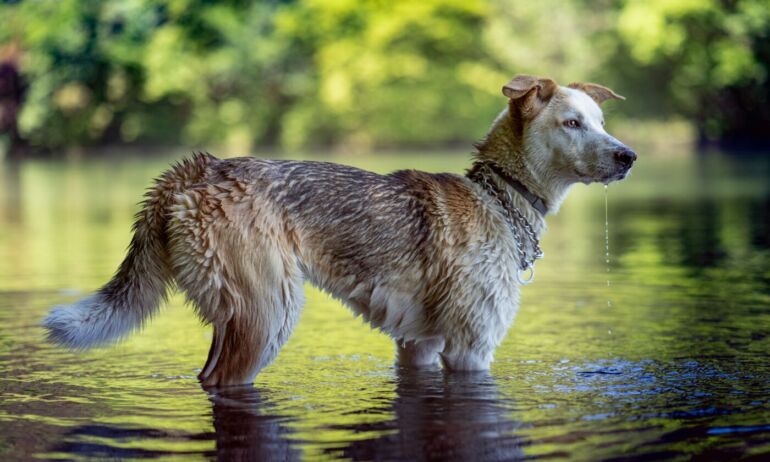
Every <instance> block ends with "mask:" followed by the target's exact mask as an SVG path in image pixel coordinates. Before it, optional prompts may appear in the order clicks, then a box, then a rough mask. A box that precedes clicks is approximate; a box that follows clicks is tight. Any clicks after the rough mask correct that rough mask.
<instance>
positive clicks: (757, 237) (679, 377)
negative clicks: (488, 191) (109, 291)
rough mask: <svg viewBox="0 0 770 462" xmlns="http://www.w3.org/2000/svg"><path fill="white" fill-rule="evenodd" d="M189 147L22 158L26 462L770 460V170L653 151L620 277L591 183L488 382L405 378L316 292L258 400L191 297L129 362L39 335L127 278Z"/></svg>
mask: <svg viewBox="0 0 770 462" xmlns="http://www.w3.org/2000/svg"><path fill="white" fill-rule="evenodd" d="M179 155H182V154H181V153H180V152H169V153H168V154H167V155H165V156H160V157H157V156H156V157H153V158H150V159H147V158H146V157H145V158H142V157H134V156H130V155H125V154H123V153H117V154H113V155H110V156H108V157H107V158H99V159H89V160H72V161H26V162H22V163H14V164H9V163H6V164H0V429H1V430H2V431H0V458H2V459H3V460H12V459H27V458H46V459H102V458H125V459H145V458H162V459H168V460H174V459H176V460H196V459H198V460H200V459H212V458H219V459H222V460H238V459H241V460H317V459H326V460H336V459H344V460H373V459H376V460H399V459H404V460H406V459H408V460H453V459H454V460H515V459H570V460H600V459H615V460H617V459H626V458H635V457H646V458H648V459H655V460H660V459H675V460H676V459H683V460H684V459H690V458H692V457H693V456H699V457H704V458H718V459H730V458H736V457H738V456H743V457H748V458H752V457H753V458H757V459H759V458H762V457H763V455H764V457H770V360H768V353H769V352H770V335H769V334H770V156H764V157H762V156H745V155H744V156H740V157H738V156H727V155H723V154H718V153H707V154H698V155H691V154H687V153H671V154H659V155H648V156H642V159H641V160H640V162H639V164H638V166H637V167H635V168H634V172H633V175H632V177H631V178H630V179H629V180H627V181H626V182H624V183H618V184H613V185H611V186H610V188H609V195H608V198H609V204H608V214H609V242H610V253H611V258H610V268H609V269H610V271H609V273H608V272H607V266H606V263H605V248H604V246H605V235H604V214H605V210H604V190H603V188H602V186H600V185H593V186H590V187H587V186H583V185H579V186H576V187H575V188H574V190H573V191H572V193H571V194H570V197H569V198H568V199H567V201H566V202H565V204H564V205H563V207H562V210H561V211H560V212H559V214H558V215H557V216H555V217H552V218H551V219H549V228H550V229H549V231H548V232H547V234H546V236H545V238H544V240H543V243H542V247H543V250H544V252H545V254H546V258H545V259H544V260H542V261H540V262H539V263H538V265H537V275H536V281H535V283H534V284H533V285H531V286H529V287H527V288H526V289H525V290H524V297H523V300H522V308H521V310H520V312H519V316H518V319H517V321H516V323H515V325H514V327H513V329H511V331H510V333H509V335H508V336H507V338H506V340H505V342H504V343H503V345H502V346H501V348H500V349H499V350H498V352H497V355H496V358H497V360H496V362H495V363H494V365H493V367H492V370H491V371H490V373H488V374H452V375H444V374H442V373H441V372H424V373H406V372H403V371H399V370H397V369H396V368H394V367H393V357H394V348H393V344H392V342H391V341H390V340H389V339H388V337H386V336H385V335H383V334H380V333H377V332H374V331H371V330H370V329H369V328H368V327H367V326H366V325H364V324H363V323H362V322H361V321H359V320H357V319H354V318H353V317H352V316H351V315H350V313H349V312H348V311H347V310H346V309H345V308H344V307H342V306H340V305H339V304H338V303H337V302H335V301H333V300H332V299H331V298H329V297H328V296H326V295H324V294H322V293H320V292H317V291H315V290H313V289H312V288H310V287H308V288H307V293H308V301H307V304H306V307H305V310H304V314H303V317H302V319H301V321H300V323H299V326H298V327H297V330H296V332H295V334H294V336H293V337H292V338H291V340H290V341H289V342H288V344H287V345H286V347H285V348H284V349H283V350H282V352H281V354H280V355H279V357H278V360H277V361H276V362H275V363H274V364H273V365H272V366H270V367H269V368H267V369H266V370H265V371H264V372H263V373H261V374H260V375H259V376H258V377H257V382H256V384H255V385H254V387H239V388H233V389H230V390H227V391H220V392H212V391H205V390H202V389H201V387H200V386H199V384H198V382H197V381H196V379H195V375H196V374H197V372H198V371H199V368H200V367H201V366H202V364H203V362H204V360H205V357H206V352H207V349H208V345H209V343H210V338H211V334H210V330H209V328H207V327H205V326H201V325H200V324H199V322H198V321H197V320H196V319H195V317H194V316H193V314H192V311H191V310H190V309H189V308H188V307H185V306H184V304H183V300H182V298H181V297H179V296H175V297H174V298H172V299H171V301H170V302H169V303H168V305H167V306H166V308H165V309H164V310H163V311H162V312H161V314H160V315H159V316H158V317H157V318H156V319H155V320H154V321H153V322H152V323H151V324H150V325H149V326H148V328H147V329H145V330H144V331H143V332H141V333H140V334H137V335H135V336H133V337H131V338H130V339H129V340H128V341H126V342H124V343H122V344H120V345H117V346H115V347H113V348H109V349H103V350H96V351H92V352H88V353H82V354H75V353H71V352H68V351H63V350H60V349H57V348H54V347H52V346H50V345H47V344H46V343H44V342H43V336H44V334H43V331H42V329H41V328H40V327H39V322H40V320H41V318H42V317H43V316H44V314H45V313H46V311H47V309H48V308H49V307H50V306H51V305H54V304H59V303H69V302H72V301H74V300H76V299H77V298H79V297H82V296H83V295H85V294H86V293H88V292H89V291H91V290H93V289H95V288H97V287H98V286H99V285H100V284H102V283H104V282H105V281H107V280H108V279H109V277H110V275H111V274H112V272H113V271H114V270H115V268H116V267H117V265H118V263H119V262H120V261H121V259H122V257H123V255H124V251H125V247H126V245H127V244H128V242H129V239H130V229H129V228H130V224H131V220H132V216H133V214H134V213H135V212H136V210H137V206H136V203H137V202H138V200H139V199H140V196H141V194H142V191H143V190H144V188H145V187H146V186H147V185H148V184H149V181H150V179H151V178H152V177H154V176H156V175H157V173H158V172H160V171H161V170H162V169H164V168H165V166H166V165H167V164H168V162H169V161H170V160H172V159H173V158H174V157H175V156H179ZM326 158H327V159H328V158H329V157H328V156H327V157H326ZM331 160H335V161H339V162H344V163H350V164H354V165H358V166H362V167H365V168H369V169H372V170H376V171H379V172H388V171H391V170H393V169H397V168H421V169H424V170H430V171H453V172H461V171H462V170H463V169H464V168H466V167H467V165H468V156H467V155H466V154H463V153H459V154H458V153H443V154H439V153H436V154H431V155H430V156H417V155H407V154H394V155H384V154H378V155H375V156H370V157H359V158H355V157H350V158H349V157H337V158H331ZM608 274H609V278H610V280H611V284H610V286H609V287H608V285H607V277H608ZM608 300H611V302H612V303H611V306H608V303H607V301H608Z"/></svg>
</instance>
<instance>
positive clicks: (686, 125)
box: [0, 0, 770, 156]
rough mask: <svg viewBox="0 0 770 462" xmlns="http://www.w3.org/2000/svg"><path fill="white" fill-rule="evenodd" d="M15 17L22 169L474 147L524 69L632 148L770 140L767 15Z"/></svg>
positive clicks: (704, 5)
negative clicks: (601, 97)
mask: <svg viewBox="0 0 770 462" xmlns="http://www.w3.org/2000/svg"><path fill="white" fill-rule="evenodd" d="M0 17H2V18H3V19H2V24H3V27H2V28H0V133H1V134H0V137H1V138H2V142H1V143H0V144H1V145H2V152H4V153H6V154H7V155H8V154H10V155H21V156H23V155H25V154H28V153H30V152H48V153H50V154H51V155H54V156H62V155H66V154H67V153H71V152H72V149H71V148H73V147H85V146H95V145H114V144H131V145H136V146H150V145H180V144H181V145H185V146H206V147H214V146H216V147H219V148H221V149H222V150H224V151H225V152H226V153H229V154H230V155H232V154H246V153H249V152H251V151H252V150H253V149H255V148H260V147H271V148H277V149H280V150H288V151H296V150H301V149H306V148H308V147H312V148H319V147H323V148H327V147H332V148H334V149H335V150H340V149H341V150H353V151H355V152H357V153H363V152H367V151H370V150H372V149H377V148H403V147H433V148H436V147H447V146H454V145H462V146H464V147H466V146H469V145H470V142H471V141H472V140H475V139H478V138H480V137H481V136H483V135H484V133H485V131H486V129H487V128H488V126H489V124H490V121H491V119H492V118H493V117H494V116H495V115H496V114H497V112H498V111H499V110H500V109H501V108H502V107H503V105H504V101H503V99H502V98H503V97H502V96H501V94H500V88H501V86H502V85H503V84H504V83H505V82H507V81H508V80H509V79H510V78H511V77H512V76H513V75H514V74H517V73H529V74H537V75H544V76H549V77H552V78H554V79H556V80H557V81H558V82H560V83H562V84H567V83H570V82H572V81H596V82H599V83H602V84H605V85H608V86H610V87H612V88H613V89H615V90H616V91H617V92H618V93H621V94H623V95H625V96H626V97H627V98H628V100H627V101H626V102H624V103H622V104H614V105H613V106H612V107H611V111H612V112H613V114H612V116H611V117H608V120H609V121H610V123H612V124H614V127H613V128H614V130H615V131H616V132H619V133H620V134H621V135H626V134H627V136H626V138H628V137H629V136H630V137H632V138H637V139H640V140H648V141H649V140H658V141H660V140H663V142H665V143H672V142H682V143H691V142H695V143H699V144H701V145H702V144H708V145H715V144H716V145H723V146H724V145H728V146H731V147H735V146H737V147H742V148H745V147H753V146H756V145H758V144H764V145H767V144H768V141H770V130H769V129H768V127H769V126H770V105H769V104H768V100H769V98H768V95H770V75H769V74H768V71H770V2H768V0H568V1H565V0H539V1H537V2H531V1H522V0H422V1H419V2H415V1H360V0H306V1H248V0H238V1H217V2H213V1H201V0H109V1H92V0H55V1H52V0H44V1H34V2H33V1H13V0H11V1H8V0H6V1H4V2H2V4H0ZM65 148H70V149H65ZM12 153H15V154H12Z"/></svg>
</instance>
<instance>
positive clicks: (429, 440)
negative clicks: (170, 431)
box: [210, 371, 522, 461]
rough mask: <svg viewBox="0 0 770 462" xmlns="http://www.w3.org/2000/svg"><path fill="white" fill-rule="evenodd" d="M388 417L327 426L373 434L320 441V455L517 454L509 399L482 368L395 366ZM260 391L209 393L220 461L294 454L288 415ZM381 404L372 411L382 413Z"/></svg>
mask: <svg viewBox="0 0 770 462" xmlns="http://www.w3.org/2000/svg"><path fill="white" fill-rule="evenodd" d="M395 380H396V393H397V397H396V398H395V399H394V400H393V401H391V402H390V403H388V405H387V408H386V409H384V410H385V411H386V413H387V412H392V415H393V418H392V419H389V420H386V421H384V422H381V423H375V424H372V423H361V424H351V425H334V426H332V427H331V429H333V430H344V431H348V432H353V433H360V434H364V433H368V434H376V435H377V436H374V437H371V438H363V439H357V438H356V439H355V440H354V441H352V442H345V443H344V444H340V445H335V446H333V447H327V448H326V449H325V452H326V453H327V456H332V457H341V458H345V459H352V460H511V459H517V458H520V457H521V456H522V452H521V449H520V442H521V440H520V438H518V437H517V436H516V435H515V434H514V431H515V430H516V428H517V424H516V422H514V421H513V420H512V419H511V413H512V409H511V403H510V402H507V401H506V400H503V399H501V398H500V395H499V393H498V391H497V387H496V386H495V383H494V381H493V379H492V377H491V376H490V375H489V374H487V373H473V374H467V373H466V374H457V373H453V374H443V373H442V372H441V371H420V372H414V371H399V373H398V374H397V376H396V379H395ZM264 393H265V392H264V391H260V390H258V389H255V388H250V387H243V388H226V389H222V390H220V391H214V392H211V394H210V399H211V401H212V403H213V411H214V428H215V430H216V444H217V458H218V459H220V460H271V461H272V460H295V459H299V458H300V451H299V446H300V444H302V443H301V442H300V441H298V440H296V439H294V438H292V435H291V430H290V429H289V427H288V426H287V424H288V423H289V421H288V418H286V417H280V416H277V415H276V413H275V411H274V410H273V409H271V408H272V407H273V405H271V404H270V403H269V400H268V399H266V398H265V396H264ZM382 411H383V409H382V408H380V409H377V411H376V412H378V413H381V412H382Z"/></svg>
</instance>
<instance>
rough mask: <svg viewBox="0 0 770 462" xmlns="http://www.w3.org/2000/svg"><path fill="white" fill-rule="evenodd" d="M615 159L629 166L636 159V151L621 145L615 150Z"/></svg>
mask: <svg viewBox="0 0 770 462" xmlns="http://www.w3.org/2000/svg"><path fill="white" fill-rule="evenodd" d="M615 159H617V161H618V162H620V164H621V165H623V166H624V167H630V166H631V164H633V163H634V161H635V160H636V153H635V152H634V151H632V150H631V149H629V148H627V147H625V146H623V147H622V148H620V149H618V150H617V151H615Z"/></svg>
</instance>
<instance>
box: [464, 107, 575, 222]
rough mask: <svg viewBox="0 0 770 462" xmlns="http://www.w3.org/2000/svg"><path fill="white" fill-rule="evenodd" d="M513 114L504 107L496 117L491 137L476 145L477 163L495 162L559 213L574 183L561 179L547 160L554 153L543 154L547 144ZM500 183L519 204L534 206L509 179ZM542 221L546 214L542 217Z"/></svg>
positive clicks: (529, 208)
mask: <svg viewBox="0 0 770 462" xmlns="http://www.w3.org/2000/svg"><path fill="white" fill-rule="evenodd" d="M516 119H517V118H516V117H511V116H509V113H508V109H506V110H504V111H503V112H502V113H501V114H500V115H499V116H498V117H497V119H496V120H495V122H494V124H493V125H492V129H491V130H490V131H489V133H488V134H487V136H486V137H485V138H484V139H483V140H481V141H480V142H479V143H477V144H476V149H477V153H476V155H475V157H476V162H475V163H474V167H472V168H471V171H473V170H474V168H475V167H476V164H479V163H483V162H494V163H495V164H497V165H499V166H500V167H502V169H503V170H504V171H505V173H507V174H508V175H509V176H510V177H512V178H514V179H515V180H517V181H518V182H520V183H521V184H523V185H524V186H525V187H526V188H527V189H528V190H529V191H531V192H532V193H533V194H534V195H536V196H538V197H540V198H542V199H543V201H544V202H545V205H546V208H547V212H548V213H556V212H557V211H558V210H559V207H560V206H561V203H562V202H563V201H564V198H565V197H566V195H567V192H568V191H569V188H570V187H571V186H572V184H573V183H571V182H568V181H566V180H564V179H562V178H559V177H558V176H557V175H556V174H555V173H556V172H554V171H553V170H552V169H550V168H549V165H548V164H547V162H544V161H543V159H549V158H550V157H551V156H550V155H543V154H544V153H543V150H545V149H547V148H546V147H545V146H544V145H542V144H540V143H538V142H537V140H535V139H532V137H529V139H527V137H526V136H525V134H524V130H523V125H522V122H521V120H516ZM499 183H500V184H499V186H500V187H503V188H506V190H507V191H508V192H510V194H511V197H513V198H517V199H519V200H517V204H518V203H519V202H520V200H521V201H523V203H525V204H527V205H526V206H525V208H526V210H531V209H532V206H531V204H529V203H528V201H526V200H524V198H522V197H521V195H520V194H519V193H518V192H517V191H516V190H515V189H514V188H513V187H512V186H510V185H509V184H507V183H506V182H505V181H501V182H499ZM538 218H539V220H538V221H542V217H538Z"/></svg>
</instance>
